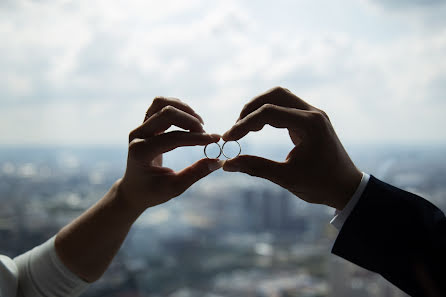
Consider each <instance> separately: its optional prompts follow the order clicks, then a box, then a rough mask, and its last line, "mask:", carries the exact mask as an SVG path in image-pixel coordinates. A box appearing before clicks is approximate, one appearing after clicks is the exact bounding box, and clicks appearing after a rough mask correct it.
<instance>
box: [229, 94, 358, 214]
mask: <svg viewBox="0 0 446 297" xmlns="http://www.w3.org/2000/svg"><path fill="white" fill-rule="evenodd" d="M266 124H269V125H271V126H273V127H276V128H286V129H288V132H289V135H290V138H291V141H292V142H293V143H294V145H295V147H294V148H293V149H292V150H291V152H290V153H289V154H288V156H287V158H286V160H285V161H284V162H275V161H272V160H268V159H264V158H261V157H257V156H249V155H242V156H239V157H237V158H234V159H231V160H228V161H226V162H225V164H224V166H223V170H225V171H240V172H244V173H247V174H249V175H253V176H258V177H262V178H266V179H268V180H270V181H272V182H274V183H276V184H278V185H280V186H282V187H284V188H285V189H287V190H289V191H290V192H292V193H293V194H295V195H296V196H298V197H299V198H301V199H303V200H305V201H307V202H311V203H318V204H325V205H328V206H331V207H334V208H337V209H339V210H342V209H343V208H344V206H345V205H346V204H347V202H348V201H349V199H350V198H351V196H352V195H353V193H354V191H355V189H356V187H357V186H358V185H359V183H360V181H361V177H362V174H361V172H360V171H359V170H358V169H357V168H356V167H355V165H354V164H353V162H352V161H351V160H350V158H349V156H348V154H347V152H346V151H345V149H344V148H343V146H342V144H341V142H340V141H339V139H338V137H337V135H336V133H335V131H334V129H333V127H332V125H331V123H330V120H329V118H328V116H327V115H326V114H325V113H324V112H323V111H322V110H320V109H317V108H315V107H313V106H311V105H310V104H308V103H306V102H305V101H303V100H302V99H300V98H299V97H297V96H295V95H294V94H292V93H291V92H290V91H289V90H287V89H284V88H281V87H277V88H274V89H271V90H269V91H268V92H266V93H264V94H262V95H260V96H258V97H256V98H254V99H253V100H252V101H251V102H249V103H248V104H246V105H245V107H244V108H243V110H242V112H241V113H240V117H239V119H238V120H237V122H236V124H235V125H234V126H233V127H232V128H231V129H230V130H229V131H227V132H226V133H225V134H224V135H223V137H222V138H223V140H225V141H230V140H238V139H240V138H242V137H243V136H245V135H246V134H248V133H249V132H250V131H259V130H261V129H262V128H263V126H264V125H266Z"/></svg>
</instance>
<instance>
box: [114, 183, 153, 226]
mask: <svg viewBox="0 0 446 297" xmlns="http://www.w3.org/2000/svg"><path fill="white" fill-rule="evenodd" d="M108 194H110V196H111V200H112V202H113V203H112V204H113V205H114V207H116V208H117V209H118V210H119V214H120V215H125V216H127V217H128V218H129V219H133V221H134V220H136V219H137V218H138V217H139V216H140V215H141V214H142V213H143V212H144V211H145V208H144V207H142V206H140V205H138V204H136V203H133V200H132V197H130V195H128V194H127V192H126V191H125V190H124V188H123V183H122V179H119V180H117V181H116V182H115V183H114V184H113V186H112V187H111V189H110V191H109V193H108ZM108 194H107V195H108ZM132 223H133V222H132Z"/></svg>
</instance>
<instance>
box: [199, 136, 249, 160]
mask: <svg viewBox="0 0 446 297" xmlns="http://www.w3.org/2000/svg"><path fill="white" fill-rule="evenodd" d="M228 142H235V143H237V145H238V148H239V150H238V153H237V155H236V156H235V157H232V158H231V157H229V156H228V155H226V154H225V145H226V144H227V143H228ZM211 144H216V145H218V147H219V149H220V152H219V154H218V156H217V157H215V158H210V157H209V156H208V154H207V148H208V146H209V145H211ZM241 153H242V146H241V145H240V143H239V142H238V141H237V140H233V141H225V142H224V143H223V145H222V146H220V145H219V144H218V143H217V142H214V143H210V144H207V145H206V146H205V147H204V155H205V156H206V158H208V159H218V158H219V157H220V156H221V155H222V154H223V156H225V158H226V159H228V160H230V159H234V158H237V157H238V156H240V154H241Z"/></svg>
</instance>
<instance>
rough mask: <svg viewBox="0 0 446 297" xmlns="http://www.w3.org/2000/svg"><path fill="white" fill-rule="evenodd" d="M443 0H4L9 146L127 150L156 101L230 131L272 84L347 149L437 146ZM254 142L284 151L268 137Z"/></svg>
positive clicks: (1, 71)
mask: <svg viewBox="0 0 446 297" xmlns="http://www.w3.org/2000/svg"><path fill="white" fill-rule="evenodd" d="M445 13H446V5H445V4H444V2H443V1H418V0H412V1H391V2H388V1H382V0H363V1H353V0H347V1H342V2H341V1H327V0H325V1H323V0H317V1H311V2H308V1H291V0H289V1H275V2H274V4H271V2H269V1H236V0H234V1H226V0H225V1H212V2H209V1H204V0H193V1H162V2H159V1H94V2H92V1H31V0H15V1H10V0H7V1H1V3H0V44H1V46H0V107H1V108H0V145H18V146H20V145H55V144H58V145H67V146H74V145H76V146H77V145H118V144H119V145H125V143H126V140H127V135H128V132H129V131H130V130H132V129H134V128H135V127H136V126H137V125H139V124H140V122H141V120H142V118H143V115H144V112H145V110H146V108H147V107H148V106H149V105H150V103H151V100H152V98H153V97H155V96H157V95H165V96H173V97H178V98H180V99H182V100H184V101H186V102H187V103H189V104H190V105H191V106H192V107H194V108H195V109H196V111H197V112H198V113H200V114H201V115H202V116H203V118H204V120H205V122H206V125H205V129H206V130H207V131H209V132H212V133H223V132H224V131H225V130H226V129H228V128H229V127H230V126H231V125H232V123H233V122H234V121H235V119H236V118H237V116H238V113H239V111H240V109H241V108H242V106H243V105H244V104H245V103H246V102H247V101H248V100H249V99H250V98H251V97H253V96H255V95H257V94H259V93H262V92H264V91H266V90H267V89H268V88H271V87H273V86H276V85H282V86H284V87H287V88H289V89H290V90H291V91H293V92H294V93H295V94H296V95H298V96H300V97H301V98H303V99H304V100H307V101H308V102H309V103H310V104H313V105H315V106H317V107H319V108H322V109H324V110H325V111H326V112H327V113H328V114H329V116H330V118H331V120H332V122H333V125H334V127H335V129H336V131H337V132H338V134H339V136H340V138H341V140H342V141H343V142H344V143H348V144H361V143H362V144H383V143H385V144H402V145H409V144H410V145H414V144H417V145H420V144H429V145H438V144H445V143H446V135H445V134H444V133H442V131H441V130H440V127H443V126H445V125H446V118H445V117H444V116H443V113H444V111H445V110H446V109H445V107H446V106H445V104H446V101H445V100H443V98H444V93H445V91H446V87H445V86H446V84H445V80H446V60H445V59H444V53H445V52H446V28H445V25H446V20H445V19H444V15H445ZM261 133H262V136H261V137H258V136H250V137H251V138H249V137H248V138H247V139H246V142H247V143H248V144H250V145H254V146H255V145H267V144H272V143H274V144H275V145H279V144H284V143H289V142H288V140H287V139H286V134H285V133H282V132H279V133H277V132H276V131H273V129H266V130H265V131H263V132H261Z"/></svg>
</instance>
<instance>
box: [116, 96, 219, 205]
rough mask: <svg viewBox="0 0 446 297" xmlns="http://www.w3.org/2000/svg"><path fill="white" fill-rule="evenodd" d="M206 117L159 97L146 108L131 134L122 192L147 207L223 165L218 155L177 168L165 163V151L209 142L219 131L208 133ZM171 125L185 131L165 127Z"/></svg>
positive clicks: (182, 189)
mask: <svg viewBox="0 0 446 297" xmlns="http://www.w3.org/2000/svg"><path fill="white" fill-rule="evenodd" d="M202 124H203V120H202V119H201V117H200V116H199V115H198V114H197V113H195V111H194V110H193V109H192V108H191V107H189V106H188V105H187V104H185V103H183V102H181V101H180V100H178V99H174V98H164V97H158V98H155V99H154V100H153V104H152V105H151V106H150V108H149V109H148V110H147V113H146V117H145V119H144V122H143V124H142V125H141V126H139V127H138V128H136V129H135V130H133V131H132V132H131V133H130V135H129V153H128V160H127V169H126V172H125V175H124V177H123V179H122V180H121V181H120V184H119V188H120V194H121V195H122V196H123V197H124V198H125V200H126V201H127V202H129V203H130V204H131V205H132V206H133V207H136V208H137V209H140V210H142V211H143V210H145V209H146V208H148V207H151V206H155V205H158V204H161V203H164V202H166V201H168V200H170V199H172V198H174V197H176V196H178V195H180V194H181V193H183V192H184V191H185V190H187V189H188V188H189V187H190V186H191V185H192V184H193V183H195V182H196V181H198V180H199V179H201V178H203V177H205V176H206V175H208V174H209V173H211V172H212V171H214V170H216V169H218V168H220V167H221V165H222V161H219V160H218V159H201V160H199V161H197V162H196V163H194V164H192V165H191V166H189V167H187V168H185V169H183V170H181V171H179V172H174V171H173V170H172V169H170V168H166V167H162V154H163V153H166V152H168V151H171V150H173V149H175V148H178V147H182V146H195V145H207V144H209V143H213V142H217V141H218V140H219V139H220V136H219V135H216V134H212V135H210V134H206V133H205V131H204V130H203V127H202ZM172 125H175V126H177V127H180V128H183V129H185V130H188V131H189V132H186V131H172V132H167V133H165V131H166V130H167V129H168V128H169V127H170V126H172Z"/></svg>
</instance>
